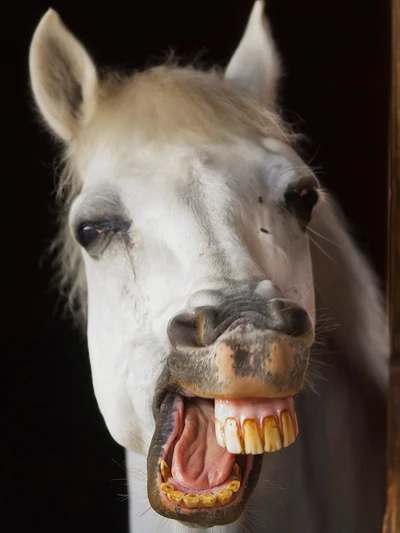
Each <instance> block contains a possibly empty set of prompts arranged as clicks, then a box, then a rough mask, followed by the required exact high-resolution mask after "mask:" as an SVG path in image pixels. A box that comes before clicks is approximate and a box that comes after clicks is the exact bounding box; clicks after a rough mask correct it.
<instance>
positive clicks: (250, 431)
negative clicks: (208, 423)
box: [215, 410, 297, 455]
mask: <svg viewBox="0 0 400 533" xmlns="http://www.w3.org/2000/svg"><path fill="white" fill-rule="evenodd" d="M215 433H216V438H217V442H218V444H219V445H220V446H222V447H224V448H226V449H227V450H228V452H230V453H234V454H239V453H242V454H252V455H256V454H260V453H264V452H274V451H276V450H280V449H281V448H282V447H286V446H289V445H290V444H292V443H293V442H294V441H295V438H296V436H297V421H293V419H292V416H291V414H290V413H289V411H286V410H285V411H282V413H281V416H280V424H278V421H277V419H276V418H275V416H267V417H265V418H264V419H263V420H262V421H261V422H259V421H258V420H255V419H246V420H245V421H244V422H243V425H240V423H239V422H238V421H237V420H235V419H234V418H227V419H226V420H225V421H221V420H218V419H217V418H216V419H215Z"/></svg>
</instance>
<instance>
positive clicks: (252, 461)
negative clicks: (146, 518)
mask: <svg viewBox="0 0 400 533" xmlns="http://www.w3.org/2000/svg"><path fill="white" fill-rule="evenodd" d="M262 461H263V456H262V455H256V456H238V461H237V462H238V463H239V462H240V463H241V464H242V466H243V470H242V478H241V485H240V488H239V490H238V491H237V492H236V493H234V494H233V496H232V498H231V499H230V500H229V501H228V502H226V503H221V502H219V501H216V503H215V505H213V506H211V507H208V506H206V505H203V504H201V503H200V502H199V505H198V506H197V507H195V508H191V507H187V505H186V504H185V502H184V500H183V498H182V499H181V500H180V501H179V502H173V501H171V499H170V498H169V497H168V496H167V494H165V493H163V492H162V491H161V484H162V483H163V482H164V481H163V478H162V476H161V474H160V475H159V476H157V482H156V485H157V492H158V495H159V497H158V498H157V500H158V502H157V504H156V505H154V506H153V508H154V510H155V511H156V512H158V513H159V514H160V515H162V516H164V517H166V518H169V519H173V520H176V521H178V522H180V523H182V524H183V525H185V526H187V527H191V528H200V529H202V528H204V529H205V528H209V527H213V526H221V525H227V524H231V523H232V522H235V521H236V520H238V518H239V517H240V516H241V514H242V513H243V511H244V509H245V507H246V503H247V501H248V499H249V498H250V496H251V494H252V492H253V489H254V488H255V486H256V485H257V482H258V477H259V475H260V472H261V467H262ZM194 494H195V493H194ZM196 494H197V493H196ZM217 500H218V498H217Z"/></svg>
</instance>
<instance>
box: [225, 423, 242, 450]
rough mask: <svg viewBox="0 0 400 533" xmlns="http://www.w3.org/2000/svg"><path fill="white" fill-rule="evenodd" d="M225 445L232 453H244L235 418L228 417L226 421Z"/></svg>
mask: <svg viewBox="0 0 400 533" xmlns="http://www.w3.org/2000/svg"><path fill="white" fill-rule="evenodd" d="M224 433H225V445H226V449H227V450H228V452H230V453H234V454H238V453H243V447H242V443H241V442H240V438H239V432H238V426H237V423H236V420H235V419H234V418H227V420H226V422H225V430H224Z"/></svg>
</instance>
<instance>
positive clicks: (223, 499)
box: [160, 461, 241, 509]
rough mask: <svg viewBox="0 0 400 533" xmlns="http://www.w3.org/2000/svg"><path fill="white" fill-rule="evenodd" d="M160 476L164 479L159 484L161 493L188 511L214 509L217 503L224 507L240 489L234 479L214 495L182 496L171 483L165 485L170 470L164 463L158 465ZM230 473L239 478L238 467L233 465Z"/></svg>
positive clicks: (238, 483)
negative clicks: (183, 505)
mask: <svg viewBox="0 0 400 533" xmlns="http://www.w3.org/2000/svg"><path fill="white" fill-rule="evenodd" d="M160 470H161V475H162V477H163V479H164V482H163V483H161V486H160V488H161V492H163V493H164V494H166V496H168V498H169V499H170V500H171V501H172V502H174V503H176V504H181V505H182V502H183V504H185V506H186V507H188V508H189V509H194V508H196V507H199V506H200V507H215V505H216V504H217V503H219V504H220V505H225V504H227V503H228V502H230V501H231V499H232V498H233V496H234V495H235V493H236V492H238V490H239V489H240V481H239V480H238V479H235V480H233V481H230V482H229V483H228V484H227V486H226V488H225V489H221V490H218V491H217V492H216V493H215V494H214V493H213V492H204V493H203V494H196V493H194V492H189V493H187V494H184V493H183V492H181V491H180V490H175V487H174V486H173V485H172V484H171V483H167V481H168V479H169V477H170V476H171V474H170V472H171V470H170V468H169V466H168V465H167V463H166V462H165V461H162V462H161V465H160ZM167 473H169V474H170V475H169V477H168V478H167V477H166V474H167ZM232 473H233V474H234V475H235V476H237V477H241V469H240V466H239V465H238V464H237V463H235V464H234V465H233V469H232Z"/></svg>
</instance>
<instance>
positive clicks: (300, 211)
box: [285, 187, 318, 225]
mask: <svg viewBox="0 0 400 533" xmlns="http://www.w3.org/2000/svg"><path fill="white" fill-rule="evenodd" d="M285 202H286V207H287V208H288V209H289V211H291V212H292V213H293V214H294V215H295V216H296V217H297V218H298V219H299V220H300V221H301V223H302V224H304V225H307V224H308V223H309V222H310V220H311V215H312V211H313V208H314V206H315V204H316V203H317V202H318V192H317V190H316V189H315V187H300V188H298V189H292V190H290V191H287V192H286V194H285Z"/></svg>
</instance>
